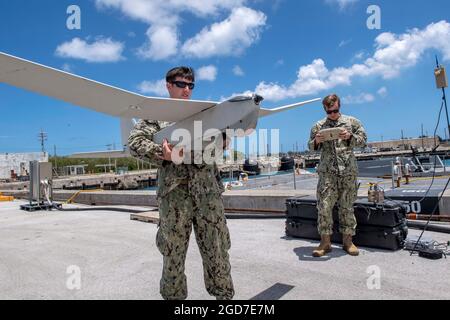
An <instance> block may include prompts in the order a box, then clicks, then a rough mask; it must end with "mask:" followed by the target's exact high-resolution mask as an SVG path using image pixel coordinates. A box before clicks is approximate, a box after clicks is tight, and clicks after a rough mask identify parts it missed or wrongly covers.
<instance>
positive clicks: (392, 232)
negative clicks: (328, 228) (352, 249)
mask: <svg viewBox="0 0 450 320" xmlns="http://www.w3.org/2000/svg"><path fill="white" fill-rule="evenodd" d="M286 207H287V221H286V235H287V236H291V237H298V238H306V239H312V240H319V239H320V236H319V233H318V230H317V200H316V199H315V198H313V197H303V198H293V199H288V200H287V201H286ZM354 209H355V217H356V221H357V224H358V226H357V228H356V236H355V237H354V238H353V241H354V243H355V244H356V245H359V246H365V247H373V248H381V249H388V250H399V249H402V248H403V246H404V241H405V239H406V237H407V235H408V228H407V225H406V206H405V203H404V202H401V201H399V202H396V201H395V202H394V201H385V202H384V203H382V204H376V203H373V202H368V201H367V200H362V199H361V200H358V201H356V202H355V204H354ZM333 220H334V230H333V236H332V241H333V242H336V243H342V235H341V234H340V233H339V216H338V207H337V206H336V207H335V208H334V210H333Z"/></svg>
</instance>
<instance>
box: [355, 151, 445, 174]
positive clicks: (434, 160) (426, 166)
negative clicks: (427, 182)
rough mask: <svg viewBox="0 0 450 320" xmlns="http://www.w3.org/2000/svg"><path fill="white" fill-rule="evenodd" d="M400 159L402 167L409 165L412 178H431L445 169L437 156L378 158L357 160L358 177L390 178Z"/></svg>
mask: <svg viewBox="0 0 450 320" xmlns="http://www.w3.org/2000/svg"><path fill="white" fill-rule="evenodd" d="M398 159H401V162H402V164H403V165H405V164H407V163H408V164H409V165H410V168H411V171H412V172H413V175H414V176H421V177H426V176H432V175H433V174H437V173H445V172H446V169H447V168H446V167H445V164H444V162H443V160H442V159H441V158H440V157H439V156H438V155H423V156H412V157H401V158H399V157H380V158H377V159H371V160H358V170H359V176H360V177H367V178H371V177H373V178H382V177H389V176H392V170H393V165H394V163H395V162H396V161H397V160H398Z"/></svg>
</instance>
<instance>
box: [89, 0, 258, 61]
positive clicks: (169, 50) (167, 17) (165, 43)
mask: <svg viewBox="0 0 450 320" xmlns="http://www.w3.org/2000/svg"><path fill="white" fill-rule="evenodd" d="M246 2H248V0H190V1H185V0H151V1H150V0H95V3H96V5H97V7H98V8H99V9H100V10H106V9H115V10H120V11H121V12H122V13H123V14H124V15H125V16H127V17H129V18H131V19H133V20H138V21H141V22H143V23H146V24H148V25H149V28H148V30H147V41H146V43H145V44H144V45H143V46H142V47H141V48H139V50H138V54H139V55H140V56H141V57H143V58H146V59H152V60H162V59H168V58H170V57H172V56H174V55H175V54H176V53H178V50H179V47H180V43H181V40H180V38H179V37H180V31H179V27H180V26H181V24H182V23H183V22H184V20H183V18H182V17H181V16H182V14H183V13H189V14H194V15H195V16H197V17H200V18H210V17H217V16H218V15H219V13H222V12H226V11H231V10H233V12H234V11H235V10H240V11H243V12H245V13H250V17H249V18H250V20H252V19H254V15H255V13H258V14H259V15H263V14H262V13H261V12H257V11H253V10H251V9H249V8H245V7H243V6H244V5H245V3H246ZM235 8H238V9H235ZM251 12H253V13H251ZM263 16H264V15H263ZM264 17H265V16H264ZM232 18H233V13H232V15H231V16H230V17H229V18H228V19H227V20H225V21H223V22H220V23H218V24H213V25H212V26H211V27H210V30H209V32H208V29H207V28H205V29H203V30H202V31H201V32H200V33H201V36H200V34H199V35H197V36H194V37H193V38H192V39H190V40H188V43H187V44H185V46H183V48H184V50H185V51H184V52H185V53H189V54H190V55H193V56H201V54H200V53H199V52H198V50H197V49H196V48H198V47H199V46H208V45H211V46H214V45H218V46H219V48H218V49H217V50H209V51H208V52H209V53H208V56H211V55H230V54H234V53H235V51H236V50H237V51H238V52H242V51H243V50H245V49H246V48H247V47H248V46H249V45H251V44H252V43H253V42H254V41H255V38H258V36H259V30H257V26H255V27H252V26H251V23H252V21H250V23H244V26H246V29H245V28H244V29H243V28H240V25H230V27H231V28H234V29H233V30H229V33H230V34H229V35H228V36H227V38H226V39H223V40H220V39H217V38H216V37H217V36H218V35H217V34H215V32H214V31H213V32H212V33H211V30H212V29H213V28H214V30H217V29H216V28H217V26H222V27H224V26H225V25H226V24H227V21H229V20H230V19H232ZM264 23H265V19H264ZM219 29H220V28H219ZM222 29H223V28H222ZM202 32H203V33H202ZM242 32H244V35H242V34H241V33H242ZM205 37H206V38H205ZM228 45H230V46H231V48H228ZM224 48H225V49H228V51H225V52H224V51H223V49H224Z"/></svg>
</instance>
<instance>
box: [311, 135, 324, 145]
mask: <svg viewBox="0 0 450 320" xmlns="http://www.w3.org/2000/svg"><path fill="white" fill-rule="evenodd" d="M324 139H325V137H324V136H323V135H322V134H320V133H317V134H316V137H315V138H314V142H315V143H316V146H317V145H319V144H321V143H322V142H323V141H324Z"/></svg>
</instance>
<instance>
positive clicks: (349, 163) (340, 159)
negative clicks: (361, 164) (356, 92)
mask: <svg viewBox="0 0 450 320" xmlns="http://www.w3.org/2000/svg"><path fill="white" fill-rule="evenodd" d="M328 128H343V129H347V131H348V132H350V133H351V134H352V137H351V138H350V140H347V141H343V140H334V141H325V142H324V143H321V144H319V145H317V146H316V145H315V142H314V139H315V137H316V134H317V133H318V132H319V131H320V130H322V129H328ZM366 142H367V135H366V132H365V131H364V128H363V126H362V125H361V123H360V122H359V120H357V119H355V118H353V117H349V116H344V115H342V116H341V117H340V118H339V119H338V120H336V121H332V120H330V119H328V118H326V119H323V120H321V121H319V122H318V123H316V124H315V125H314V127H313V128H312V129H311V137H310V141H309V148H310V150H316V151H317V150H320V151H321V159H320V163H319V166H318V168H317V172H318V174H319V183H318V185H317V200H318V203H317V208H318V211H319V217H318V230H319V234H320V235H321V236H323V235H332V234H333V207H334V206H335V204H336V202H338V203H339V225H340V230H339V231H340V232H341V233H342V234H346V235H352V236H354V235H355V229H356V219H355V215H354V211H353V203H354V202H355V201H356V199H357V193H358V187H357V177H358V166H357V163H356V158H355V155H354V154H353V148H357V147H361V148H362V147H365V145H366Z"/></svg>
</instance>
